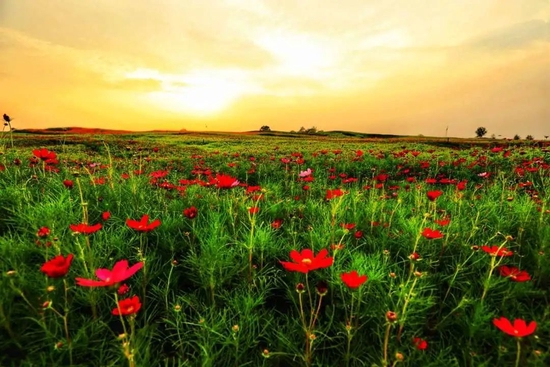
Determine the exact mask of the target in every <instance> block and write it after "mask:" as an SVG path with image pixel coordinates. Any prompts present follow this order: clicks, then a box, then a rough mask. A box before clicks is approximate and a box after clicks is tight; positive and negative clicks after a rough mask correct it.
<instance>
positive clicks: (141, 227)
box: [126, 214, 160, 232]
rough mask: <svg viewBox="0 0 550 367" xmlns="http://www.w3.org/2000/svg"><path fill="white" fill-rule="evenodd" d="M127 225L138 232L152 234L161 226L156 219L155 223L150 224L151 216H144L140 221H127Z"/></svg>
mask: <svg viewBox="0 0 550 367" xmlns="http://www.w3.org/2000/svg"><path fill="white" fill-rule="evenodd" d="M126 224H127V225H128V227H130V228H132V229H135V230H136V231H140V232H150V231H152V230H153V229H155V228H157V227H158V226H160V220H159V219H155V220H154V221H152V222H151V223H149V215H147V214H144V215H143V217H141V220H139V221H137V220H134V219H126Z"/></svg>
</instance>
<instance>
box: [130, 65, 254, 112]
mask: <svg viewBox="0 0 550 367" xmlns="http://www.w3.org/2000/svg"><path fill="white" fill-rule="evenodd" d="M127 77H128V78H136V79H157V80H160V81H161V82H162V90H160V91H154V92H149V93H148V94H147V95H148V98H149V100H151V101H152V102H153V103H154V104H155V105H157V106H158V107H160V108H162V109H164V110H167V111H170V112H177V113H187V114H190V115H194V116H211V115H215V114H217V113H219V112H221V111H223V110H224V109H226V108H228V107H229V106H230V105H231V104H232V103H233V102H235V101H236V100H237V99H238V98H240V97H241V96H242V95H243V94H245V93H247V92H251V91H252V90H253V89H254V88H252V87H251V86H250V85H249V83H247V82H246V81H245V80H242V75H240V73H239V72H238V71H231V70H225V71H220V70H196V71H194V72H191V73H188V74H185V75H173V74H162V73H160V72H158V71H157V70H146V69H139V70H136V71H135V72H133V73H130V74H128V75H127Z"/></svg>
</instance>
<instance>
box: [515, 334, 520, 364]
mask: <svg viewBox="0 0 550 367" xmlns="http://www.w3.org/2000/svg"><path fill="white" fill-rule="evenodd" d="M516 342H517V345H518V352H517V354H516V367H519V359H520V358H519V357H520V356H521V343H520V338H517V340H516Z"/></svg>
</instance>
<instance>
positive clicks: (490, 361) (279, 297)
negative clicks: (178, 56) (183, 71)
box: [0, 131, 550, 367]
mask: <svg viewBox="0 0 550 367" xmlns="http://www.w3.org/2000/svg"><path fill="white" fill-rule="evenodd" d="M12 144H13V146H12ZM0 152H2V155H0V272H1V274H2V276H1V282H2V286H1V287H0V365H1V366H131V367H132V366H223V367H226V366H281V367H291V366H433V367H441V366H449V367H450V366H548V365H550V350H549V345H550V302H549V292H548V289H549V287H550V248H549V247H550V225H549V224H550V203H549V194H550V193H549V192H548V190H549V188H550V175H549V173H550V170H549V168H550V159H549V158H550V154H549V153H550V146H549V145H547V144H545V142H515V141H514V142H510V141H503V140H491V139H477V140H473V139H472V140H460V139H452V140H450V141H447V140H446V139H439V140H436V139H429V138H423V139H420V138H418V139H414V138H392V139H390V138H386V139H385V138H380V137H378V138H376V137H365V136H353V135H350V134H348V135H346V134H345V133H334V134H325V136H298V135H296V134H277V133H272V134H263V135H261V134H206V133H203V134H198V133H181V134H170V133H150V134H125V133H121V134H116V135H105V134H99V133H98V134H80V135H74V134H63V133H61V132H55V131H53V132H52V131H50V132H49V133H47V134H46V133H42V134H32V133H19V134H14V136H13V141H11V140H10V137H9V136H8V135H4V136H2V141H1V143H0Z"/></svg>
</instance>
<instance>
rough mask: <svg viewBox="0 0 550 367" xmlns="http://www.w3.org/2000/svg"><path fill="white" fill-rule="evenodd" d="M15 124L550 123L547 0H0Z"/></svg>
mask: <svg viewBox="0 0 550 367" xmlns="http://www.w3.org/2000/svg"><path fill="white" fill-rule="evenodd" d="M0 52H1V53H0V113H7V114H8V115H10V116H11V117H12V118H13V119H14V120H13V125H14V127H16V128H44V127H63V126H80V127H100V128H110V129H127V130H153V129H169V130H181V129H186V130H191V131H204V130H207V131H249V130H258V129H259V128H260V127H261V126H263V125H267V126H269V127H270V128H271V129H272V130H278V131H291V130H299V129H300V127H305V128H310V127H316V128H317V129H318V130H325V131H329V130H348V131H359V132H366V133H381V134H400V135H420V134H422V135H425V136H445V134H446V131H448V132H447V134H448V136H456V137H472V136H475V133H474V132H475V130H476V129H477V127H480V126H483V127H485V128H487V130H488V135H487V136H490V135H492V134H495V136H497V137H509V138H511V137H513V136H514V135H515V134H519V135H520V136H522V137H524V136H526V135H528V134H530V135H533V136H534V137H535V138H539V139H543V138H544V136H545V135H550V1H549V0H453V1H441V0H387V1H378V0H338V1H329V0H300V1H289V0H263V1H260V0H257V1H253V0H248V1H245V0H116V1H113V0H88V1H86V0H0Z"/></svg>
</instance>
